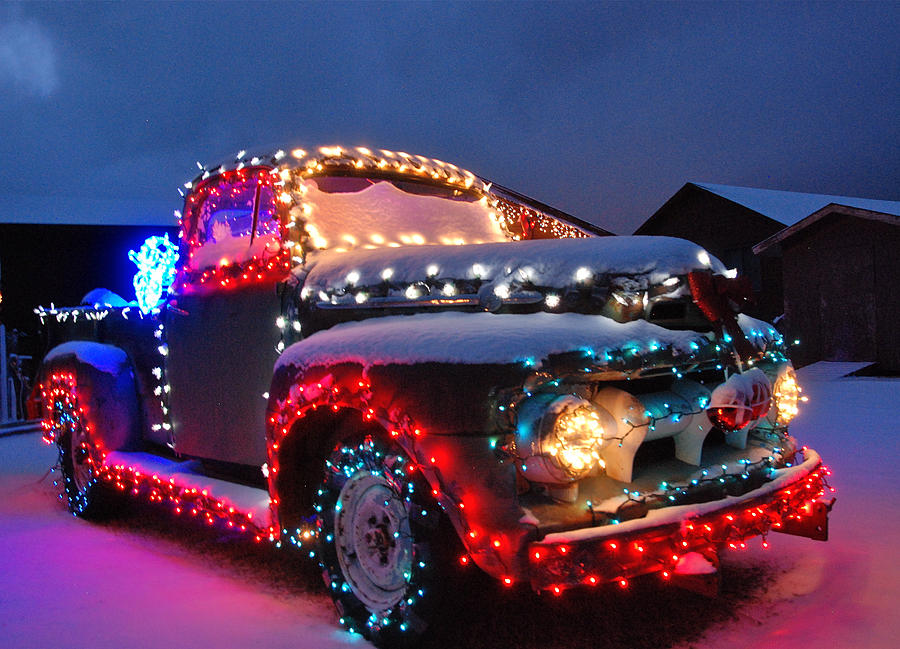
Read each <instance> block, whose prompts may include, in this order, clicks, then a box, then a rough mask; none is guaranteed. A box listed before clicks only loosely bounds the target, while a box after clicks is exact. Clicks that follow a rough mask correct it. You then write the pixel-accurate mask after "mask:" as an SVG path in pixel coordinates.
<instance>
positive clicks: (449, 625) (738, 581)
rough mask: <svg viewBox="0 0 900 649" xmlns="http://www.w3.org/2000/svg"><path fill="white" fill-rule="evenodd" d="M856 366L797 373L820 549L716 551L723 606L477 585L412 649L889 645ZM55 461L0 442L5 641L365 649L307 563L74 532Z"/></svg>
mask: <svg viewBox="0 0 900 649" xmlns="http://www.w3.org/2000/svg"><path fill="white" fill-rule="evenodd" d="M851 369H854V368H853V367H851V366H849V365H848V364H837V363H819V364H817V365H814V366H812V367H810V368H805V369H804V370H801V372H800V379H801V384H802V385H804V387H805V390H806V394H807V395H808V396H809V398H810V402H809V403H808V404H806V408H805V409H804V410H803V411H802V413H801V415H800V416H799V417H798V419H797V420H796V422H795V425H794V428H793V432H794V434H795V435H796V436H797V437H798V438H800V439H801V440H802V441H803V442H805V443H807V444H809V445H810V446H812V447H813V448H815V449H817V450H818V451H819V452H820V453H821V454H822V456H823V457H824V458H825V460H826V462H827V463H828V464H829V465H830V466H832V468H833V469H834V478H833V481H832V484H833V486H835V487H836V488H837V494H836V495H837V498H838V501H837V504H836V505H835V508H834V511H833V512H832V516H831V530H830V532H831V540H829V541H828V542H827V543H818V542H815V541H810V540H807V539H801V538H795V537H789V536H784V535H772V536H771V537H770V541H771V543H770V548H769V549H768V550H763V549H762V548H761V547H760V545H759V543H758V542H755V543H753V544H752V547H751V549H748V550H745V551H743V552H740V553H733V554H730V555H727V556H725V557H724V558H723V577H724V586H723V594H722V597H721V598H720V599H718V600H707V599H704V598H702V597H700V596H697V595H693V594H690V593H686V592H682V591H678V590H676V589H674V588H671V587H665V586H662V585H660V584H659V583H658V582H657V581H656V580H655V579H653V578H650V579H647V580H635V582H634V583H633V584H632V586H631V587H630V589H629V591H627V592H626V591H621V590H620V589H618V588H617V587H610V588H606V589H601V590H597V591H591V592H590V593H583V592H581V593H577V592H570V593H567V594H565V595H564V596H563V597H562V598H552V597H540V598H539V597H536V596H534V595H532V594H531V593H529V592H528V591H527V589H526V588H522V589H512V590H509V589H502V588H499V587H494V586H493V585H492V584H490V583H484V582H482V581H481V580H479V579H478V578H477V577H473V582H477V583H473V584H472V585H473V587H472V588H471V589H469V590H470V591H471V592H467V593H464V594H463V593H461V594H460V596H459V603H458V606H454V610H453V611H448V617H447V620H446V621H445V622H444V623H443V624H442V625H439V626H438V628H436V629H435V630H434V633H433V634H432V636H430V637H429V638H428V639H427V641H426V642H425V643H424V646H427V647H446V646H458V647H506V646H519V647H559V648H563V647H566V648H567V649H573V648H577V647H585V648H587V647H594V648H602V647H630V648H647V649H649V648H650V647H678V648H680V649H687V648H688V647H728V648H729V649H742V648H762V647H765V648H766V649H779V648H788V647H790V648H791V649H793V648H795V647H854V648H860V649H864V648H873V649H874V648H888V647H895V646H896V643H897V638H898V637H900V620H898V616H897V602H898V601H900V566H898V563H897V561H896V555H895V554H894V552H896V549H895V550H893V551H892V550H891V549H890V548H891V547H894V546H895V544H896V539H898V538H900V515H898V514H900V511H898V506H897V504H896V500H895V499H896V497H897V486H896V485H897V483H896V477H895V470H896V468H897V464H898V460H900V453H898V450H900V449H898V435H897V433H898V426H897V424H896V420H895V417H896V416H897V415H898V413H900V409H898V404H900V379H874V378H840V377H841V374H843V373H844V372H846V371H849V370H851ZM54 461H55V452H54V451H53V450H52V449H50V448H48V447H46V446H44V445H43V444H42V443H41V442H40V439H39V437H38V436H37V435H16V436H11V437H6V438H0V580H2V581H0V646H3V647H6V648H9V649H18V648H25V647H54V648H55V649H65V648H67V647H71V648H76V647H78V648H81V647H94V648H98V649H103V648H106V647H109V648H112V647H116V648H118V647H122V646H127V647H134V648H141V647H153V648H155V647H167V648H170V647H221V648H231V647H234V648H237V647H257V646H266V647H268V648H271V649H277V648H279V647H293V648H298V647H299V648H315V649H320V648H321V649H327V648H329V647H348V646H352V647H363V646H368V644H367V643H366V642H365V641H364V640H362V639H361V638H359V637H357V636H351V635H349V634H347V633H344V632H343V631H341V630H339V628H338V626H337V620H336V615H335V614H334V612H333V609H332V607H331V604H330V600H329V599H328V597H327V595H326V594H325V592H324V590H323V588H322V587H321V585H320V580H319V578H318V575H317V574H316V569H315V568H314V566H312V565H311V562H308V561H304V560H303V559H301V558H299V557H296V556H293V555H290V554H289V553H286V552H281V551H277V550H275V549H274V548H271V547H260V546H257V545H256V544H253V543H252V542H246V541H242V540H236V539H233V538H226V537H222V536H220V535H219V534H217V533H215V532H211V531H209V530H206V529H200V528H197V527H195V526H194V525H192V524H190V523H186V522H184V521H180V520H176V519H173V518H171V517H170V516H169V515H168V514H167V513H166V512H164V511H161V510H160V509H158V508H154V507H150V506H146V505H141V506H134V507H132V508H130V509H129V512H128V513H127V514H126V515H125V516H124V517H123V518H122V519H121V520H116V521H112V522H107V523H103V524H96V523H88V522H85V521H82V520H79V519H75V518H73V517H72V516H71V515H69V514H67V513H66V512H65V509H64V507H63V505H62V503H61V502H60V501H59V500H58V499H57V498H56V490H55V488H54V487H53V486H52V483H51V478H49V477H46V476H44V474H45V472H46V471H47V469H48V467H49V466H50V465H52V464H53V463H54ZM42 476H43V477H42ZM892 557H893V558H892Z"/></svg>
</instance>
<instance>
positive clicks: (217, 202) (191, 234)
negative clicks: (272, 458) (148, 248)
mask: <svg viewBox="0 0 900 649" xmlns="http://www.w3.org/2000/svg"><path fill="white" fill-rule="evenodd" d="M183 228H184V231H183V236H182V255H183V265H182V267H181V271H180V275H179V278H178V279H177V280H176V284H175V285H174V286H173V288H172V290H171V292H170V295H169V300H168V302H167V308H166V314H165V318H166V342H167V345H168V354H167V357H166V378H167V380H168V384H169V386H170V392H169V414H170V417H171V422H172V429H173V435H174V443H175V450H176V451H177V452H178V453H181V454H184V455H187V456H193V457H200V458H208V459H214V460H219V461H224V462H232V463H238V464H246V465H257V466H258V465H261V464H262V463H263V462H265V461H266V440H265V410H266V399H265V398H264V396H263V394H264V393H265V392H266V391H267V390H268V389H269V383H270V381H271V378H272V369H273V366H274V364H275V361H276V359H277V357H278V351H277V349H276V346H277V345H278V343H279V341H280V340H281V336H280V330H279V329H278V327H277V326H276V319H277V318H278V316H279V314H280V313H281V302H280V298H279V296H278V291H277V289H278V285H279V283H280V282H281V281H283V279H284V277H285V275H286V271H285V267H286V265H285V264H284V263H283V262H282V261H281V260H282V258H283V257H284V253H285V252H286V250H285V249H283V247H282V242H281V228H280V222H279V218H278V215H277V210H276V205H275V200H274V192H273V187H272V184H271V176H270V175H269V171H268V169H252V168H250V169H245V170H243V172H242V173H238V172H228V173H226V174H223V175H222V176H218V177H216V178H213V179H210V181H209V182H206V183H204V184H202V185H200V186H198V187H197V188H195V190H194V192H193V193H192V194H191V196H189V198H188V201H187V207H186V209H185V215H184V220H183ZM274 262H277V263H274Z"/></svg>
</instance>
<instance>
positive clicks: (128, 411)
mask: <svg viewBox="0 0 900 649" xmlns="http://www.w3.org/2000/svg"><path fill="white" fill-rule="evenodd" d="M59 373H65V374H70V375H72V376H73V377H74V380H75V386H76V390H77V395H78V403H79V405H80V407H81V408H82V409H83V410H84V413H85V416H86V417H87V419H88V421H89V422H90V423H91V428H92V431H93V435H94V439H93V442H94V443H95V444H96V445H97V447H98V449H100V450H101V451H103V452H110V451H134V450H138V449H139V448H140V440H141V433H140V431H141V428H140V408H139V407H138V396H137V388H136V383H135V377H134V370H133V368H132V365H131V361H130V360H129V359H128V355H127V354H126V353H125V352H124V351H123V350H121V349H120V348H118V347H114V346H112V345H104V344H101V343H96V342H92V341H72V342H67V343H64V344H62V345H59V346H57V347H54V348H53V349H51V350H50V352H49V353H48V354H47V355H46V356H45V357H44V361H43V363H42V366H41V371H40V373H39V376H40V382H41V384H42V385H47V384H48V382H49V380H50V378H51V377H52V375H53V374H59ZM50 405H51V404H48V403H43V412H44V415H45V417H46V414H47V412H48V408H49V407H50Z"/></svg>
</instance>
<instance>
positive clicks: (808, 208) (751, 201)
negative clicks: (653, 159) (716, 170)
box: [691, 183, 900, 226]
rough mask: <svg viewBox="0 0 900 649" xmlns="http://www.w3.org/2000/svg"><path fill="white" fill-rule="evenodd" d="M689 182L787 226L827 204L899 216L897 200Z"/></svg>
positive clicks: (899, 209)
mask: <svg viewBox="0 0 900 649" xmlns="http://www.w3.org/2000/svg"><path fill="white" fill-rule="evenodd" d="M691 184H692V185H696V186H697V187H700V188H702V189H705V190H707V191H709V192H712V193H713V194H717V195H718V196H721V197H722V198H727V199H728V200H730V201H732V202H735V203H738V204H739V205H743V206H744V207H746V208H749V209H751V210H753V211H754V212H759V213H760V214H762V215H763V216H767V217H769V218H770V219H773V220H775V221H778V222H779V223H782V224H784V225H787V226H790V225H794V224H795V223H797V222H798V221H801V220H802V219H804V218H806V217H807V216H809V215H810V214H812V213H813V212H816V211H818V210H820V209H822V208H823V207H825V206H826V205H828V204H830V203H837V204H838V205H847V206H848V207H857V208H860V209H864V210H871V211H873V212H883V213H885V214H893V215H897V216H900V201H882V200H875V199H870V198H852V197H849V196H829V195H825V194H801V193H799V192H786V191H780V190H775V189H756V188H753V187H735V186H733V185H714V184H711V183H691Z"/></svg>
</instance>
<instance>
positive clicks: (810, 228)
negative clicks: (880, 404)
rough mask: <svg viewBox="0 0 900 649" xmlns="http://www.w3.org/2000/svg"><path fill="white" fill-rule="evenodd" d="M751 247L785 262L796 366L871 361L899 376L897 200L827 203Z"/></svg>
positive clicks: (787, 317)
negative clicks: (878, 207)
mask: <svg viewBox="0 0 900 649" xmlns="http://www.w3.org/2000/svg"><path fill="white" fill-rule="evenodd" d="M888 209H890V208H888ZM753 250H754V252H756V253H757V254H759V255H763V257H762V258H764V259H765V258H766V257H765V256H766V255H768V256H772V255H776V256H778V257H780V258H781V260H782V266H783V269H784V314H785V327H786V329H787V331H788V332H789V333H793V332H794V331H796V332H797V333H798V334H799V335H800V336H801V340H802V344H801V345H800V346H799V347H797V348H795V350H794V352H793V356H794V359H795V361H796V362H797V364H798V365H806V364H808V363H812V362H814V361H816V360H820V359H825V360H835V361H845V360H846V361H851V360H852V361H875V362H876V363H878V366H879V368H880V369H881V370H882V371H884V372H900V325H898V323H900V203H894V207H893V210H892V211H890V212H884V211H875V210H865V209H859V208H855V207H851V206H848V205H840V204H836V203H832V204H829V205H826V206H825V207H823V208H822V209H820V210H817V211H815V212H813V213H812V214H810V215H809V216H807V217H806V218H805V219H802V220H801V221H798V222H797V223H795V224H794V225H792V226H791V227H788V228H785V229H783V230H781V231H780V232H778V233H776V234H774V235H772V236H771V237H769V238H768V239H766V240H765V241H762V242H760V243H759V244H757V245H756V246H754V248H753Z"/></svg>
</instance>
